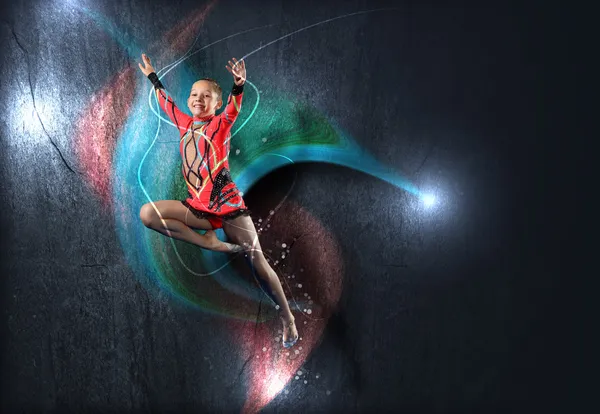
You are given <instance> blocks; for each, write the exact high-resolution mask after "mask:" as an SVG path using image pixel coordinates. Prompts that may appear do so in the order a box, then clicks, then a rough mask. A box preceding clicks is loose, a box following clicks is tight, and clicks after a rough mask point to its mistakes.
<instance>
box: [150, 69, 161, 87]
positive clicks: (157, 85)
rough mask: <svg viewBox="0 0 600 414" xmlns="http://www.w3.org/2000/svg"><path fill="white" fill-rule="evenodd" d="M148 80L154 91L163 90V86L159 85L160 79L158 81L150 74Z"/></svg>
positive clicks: (154, 74) (155, 76)
mask: <svg viewBox="0 0 600 414" xmlns="http://www.w3.org/2000/svg"><path fill="white" fill-rule="evenodd" d="M148 79H150V82H152V85H154V87H155V88H156V89H165V87H164V86H163V84H162V83H160V79H158V76H157V75H156V73H154V72H152V73H151V74H149V75H148Z"/></svg>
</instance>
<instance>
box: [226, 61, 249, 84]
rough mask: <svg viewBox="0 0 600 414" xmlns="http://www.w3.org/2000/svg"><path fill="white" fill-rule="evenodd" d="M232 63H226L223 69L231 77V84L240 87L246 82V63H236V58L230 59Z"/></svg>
mask: <svg viewBox="0 0 600 414" xmlns="http://www.w3.org/2000/svg"><path fill="white" fill-rule="evenodd" d="M232 59H233V62H232V61H231V60H230V61H228V62H227V63H228V65H227V66H225V68H226V69H227V70H228V71H229V73H231V74H232V75H233V82H234V83H235V84H236V85H237V86H241V85H243V84H244V82H246V62H244V61H243V60H241V61H239V62H238V61H237V59H236V58H232Z"/></svg>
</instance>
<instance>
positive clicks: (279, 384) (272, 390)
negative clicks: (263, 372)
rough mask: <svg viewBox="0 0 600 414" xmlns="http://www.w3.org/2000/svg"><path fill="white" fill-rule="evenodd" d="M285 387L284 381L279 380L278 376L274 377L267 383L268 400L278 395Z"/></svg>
mask: <svg viewBox="0 0 600 414" xmlns="http://www.w3.org/2000/svg"><path fill="white" fill-rule="evenodd" d="M283 387H285V381H283V380H282V379H281V377H280V376H279V375H277V374H276V375H274V376H273V377H272V378H271V381H270V382H269V386H268V388H267V394H268V396H269V397H270V398H273V397H274V396H275V395H277V394H278V393H279V391H281V390H282V389H283Z"/></svg>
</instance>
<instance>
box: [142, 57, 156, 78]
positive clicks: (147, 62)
mask: <svg viewBox="0 0 600 414" xmlns="http://www.w3.org/2000/svg"><path fill="white" fill-rule="evenodd" d="M142 61H143V62H144V66H142V64H141V63H138V66H139V67H140V70H141V71H142V73H143V74H144V75H145V76H148V75H149V74H151V73H152V72H155V70H154V68H153V67H152V64H151V63H150V58H149V57H148V56H146V54H144V53H142Z"/></svg>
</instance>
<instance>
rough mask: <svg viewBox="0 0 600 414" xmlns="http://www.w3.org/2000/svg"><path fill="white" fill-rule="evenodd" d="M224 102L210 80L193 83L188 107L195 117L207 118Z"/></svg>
mask: <svg viewBox="0 0 600 414" xmlns="http://www.w3.org/2000/svg"><path fill="white" fill-rule="evenodd" d="M222 104H223V102H222V101H221V99H220V98H219V96H218V95H217V93H216V92H215V91H214V89H213V86H212V84H211V83H210V82H208V81H205V80H199V81H198V82H196V83H194V84H193V85H192V90H191V91H190V97H189V98H188V108H189V109H190V111H191V112H192V115H194V116H195V117H197V118H206V117H208V116H212V115H214V114H215V111H216V110H217V109H219V108H220V107H221V105H222Z"/></svg>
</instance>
